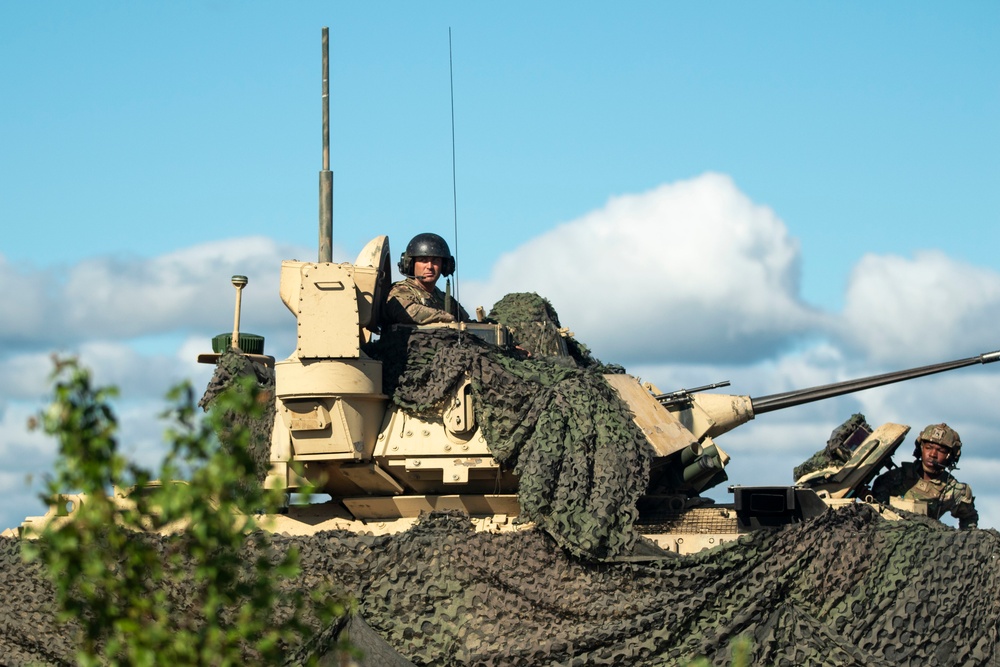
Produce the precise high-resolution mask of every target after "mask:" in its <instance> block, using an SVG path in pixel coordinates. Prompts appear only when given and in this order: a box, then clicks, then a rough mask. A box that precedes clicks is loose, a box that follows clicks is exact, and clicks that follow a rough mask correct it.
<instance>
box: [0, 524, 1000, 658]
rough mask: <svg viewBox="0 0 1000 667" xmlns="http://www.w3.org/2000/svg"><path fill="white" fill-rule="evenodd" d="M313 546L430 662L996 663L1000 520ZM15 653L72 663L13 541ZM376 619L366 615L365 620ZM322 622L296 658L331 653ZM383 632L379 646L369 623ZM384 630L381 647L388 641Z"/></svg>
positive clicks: (423, 534) (316, 565) (435, 528)
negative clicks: (588, 549)
mask: <svg viewBox="0 0 1000 667" xmlns="http://www.w3.org/2000/svg"><path fill="white" fill-rule="evenodd" d="M277 543H278V545H279V546H280V547H282V548H285V547H287V546H289V545H293V544H294V545H297V546H298V547H299V549H300V550H301V562H302V566H303V572H302V574H301V576H300V577H299V578H298V580H296V582H295V585H296V586H297V587H300V588H302V589H304V590H311V589H314V588H315V587H316V585H317V584H318V583H319V582H330V583H331V584H333V585H334V586H335V587H338V588H343V589H346V590H348V591H350V592H351V593H353V594H354V595H355V596H356V597H357V599H358V600H359V605H360V614H361V616H362V618H363V620H364V621H365V622H366V623H367V626H370V627H371V628H373V629H374V630H375V631H376V633H377V634H378V636H379V637H381V639H382V640H384V641H385V642H387V643H388V645H389V647H385V646H384V645H383V646H382V647H381V651H382V652H381V655H382V656H383V658H380V659H377V660H375V661H373V662H367V663H366V664H368V665H374V664H390V663H388V662H383V661H384V660H385V656H388V655H391V649H394V650H395V651H396V652H398V653H399V654H400V656H402V657H398V656H397V657H396V663H394V664H406V663H405V662H403V658H405V659H408V660H409V661H410V662H412V663H413V664H416V665H456V666H458V665H462V666H464V665H570V664H572V665H584V664H586V665H601V664H606V665H685V664H687V662H688V660H689V659H691V658H694V657H697V656H706V657H707V658H708V659H709V661H710V663H711V664H713V665H728V664H729V661H730V647H731V644H732V642H733V641H734V640H735V639H737V638H739V637H747V638H749V639H750V649H749V652H750V664H760V665H764V664H766V665H829V666H831V667H832V666H844V665H857V666H859V667H861V666H865V667H880V666H886V667H889V666H896V665H913V666H917V665H919V666H924V665H942V666H947V665H994V664H997V661H998V660H1000V652H998V646H997V640H998V636H997V635H998V622H1000V604H998V602H1000V600H998V591H1000V561H998V555H1000V534H998V533H997V532H996V531H994V530H988V531H983V530H971V531H956V530H954V529H952V528H949V527H946V526H944V525H941V524H937V523H933V522H930V521H923V522H891V521H886V520H883V519H882V518H880V517H879V516H878V514H877V512H876V511H875V510H874V509H873V508H871V507H870V506H867V505H861V504H858V505H853V506H849V507H847V508H844V509H841V510H837V511H829V512H827V513H826V514H824V515H823V516H821V517H818V518H816V519H813V520H810V521H807V522H804V523H801V524H796V525H793V526H788V527H786V528H783V529H780V530H773V531H760V532H757V533H754V534H752V535H750V536H747V537H744V538H742V539H741V540H740V541H739V542H736V543H732V544H730V545H727V546H723V547H720V548H717V549H715V550H713V551H708V552H702V553H701V554H697V555H694V556H686V557H678V558H670V559H664V560H660V561H653V562H646V563H642V564H638V563H629V564H625V563H593V562H590V561H581V560H576V559H574V558H572V557H571V556H569V555H567V554H566V552H565V551H564V550H562V549H561V548H559V547H558V546H557V545H556V544H555V543H554V542H553V541H552V539H551V538H549V537H548V535H547V534H545V533H544V532H541V531H538V530H530V531H528V530H526V531H522V532H519V533H508V534H503V535H495V534H487V533H474V532H472V529H471V525H470V523H469V521H468V519H467V518H465V517H463V516H460V515H456V514H432V515H428V516H426V517H424V519H423V520H422V521H421V522H420V523H419V524H418V525H417V526H415V527H414V528H413V529H411V530H409V531H407V532H405V533H401V534H399V535H393V536H383V537H373V536H371V535H358V534H352V533H344V532H326V533H321V534H318V535H315V536H311V537H301V538H285V537H278V538H277ZM0 577H2V585H3V590H4V591H5V595H4V604H3V605H2V607H0V656H3V660H2V662H3V663H4V664H8V665H26V664H29V663H38V664H43V665H64V664H72V663H73V662H74V661H73V657H72V644H71V642H70V640H69V639H68V637H70V636H71V634H70V632H69V631H68V629H66V628H61V627H59V626H57V625H56V624H55V623H54V621H53V618H54V613H53V609H52V600H53V595H52V591H51V586H50V585H49V584H48V583H47V582H46V581H44V580H43V579H42V578H41V577H40V576H39V573H38V571H37V569H36V568H35V566H33V565H30V564H25V563H24V562H23V561H22V560H21V557H20V554H19V543H18V541H17V540H13V539H9V538H4V539H0ZM362 625H363V624H362ZM337 629H338V628H337V627H333V628H327V629H326V630H324V631H321V632H318V633H317V634H316V635H315V636H314V637H313V638H312V641H311V642H310V646H308V647H299V648H298V649H297V650H292V651H291V652H290V653H289V664H294V663H295V662H296V661H298V660H301V658H302V657H303V655H305V654H306V653H308V652H310V651H314V652H317V653H322V652H323V651H324V647H325V646H328V645H329V643H330V642H331V641H332V639H333V637H334V636H335V634H336V630H337ZM368 640H369V641H368V645H372V644H373V642H372V641H371V638H370V637H369V638H368ZM378 643H379V642H378V641H377V638H376V641H375V642H374V644H375V645H376V649H377V648H378V646H377V644H378Z"/></svg>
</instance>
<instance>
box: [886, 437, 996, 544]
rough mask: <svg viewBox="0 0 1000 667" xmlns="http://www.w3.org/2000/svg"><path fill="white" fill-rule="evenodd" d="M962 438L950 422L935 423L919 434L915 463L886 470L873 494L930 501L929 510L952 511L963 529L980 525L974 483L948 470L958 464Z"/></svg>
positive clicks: (934, 513)
mask: <svg viewBox="0 0 1000 667" xmlns="http://www.w3.org/2000/svg"><path fill="white" fill-rule="evenodd" d="M961 455H962V441H961V439H960V438H959V437H958V433H956V432H955V430H954V429H952V428H951V427H949V426H948V425H947V424H932V425H930V426H928V427H927V428H925V429H924V430H923V431H921V432H920V435H919V436H918V437H917V442H916V447H915V448H914V450H913V456H914V458H915V459H916V461H914V462H913V463H904V464H902V465H901V466H900V467H899V468H893V469H892V470H890V471H888V472H886V473H883V474H882V475H881V476H879V478H878V479H876V480H875V483H874V484H872V497H874V498H875V500H877V501H878V502H880V503H888V502H889V497H890V496H894V497H898V498H902V499H903V500H910V501H917V502H923V503H927V514H928V515H930V516H931V517H933V518H935V519H940V518H941V517H942V516H943V515H944V513H945V512H950V513H951V515H952V516H953V517H955V518H956V519H958V526H959V528H962V529H963V530H964V529H966V528H976V527H977V525H978V523H979V513H978V512H977V511H976V504H975V498H974V497H973V496H972V487H970V486H969V485H968V484H962V483H961V482H959V481H958V480H957V479H955V478H954V477H952V476H951V474H950V473H949V472H948V471H949V470H953V469H954V468H955V466H956V465H957V464H958V457H959V456H961Z"/></svg>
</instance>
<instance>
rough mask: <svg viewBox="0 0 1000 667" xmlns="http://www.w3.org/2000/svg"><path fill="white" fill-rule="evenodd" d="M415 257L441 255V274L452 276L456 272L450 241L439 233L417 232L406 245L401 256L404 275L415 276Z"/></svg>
mask: <svg viewBox="0 0 1000 667" xmlns="http://www.w3.org/2000/svg"><path fill="white" fill-rule="evenodd" d="M414 257H440V258H441V260H442V262H441V275H442V276H450V275H451V274H453V273H455V258H454V257H452V256H451V250H450V249H449V248H448V242H447V241H445V240H444V239H443V238H441V237H440V236H438V235H437V234H433V233H431V232H424V233H423V234H417V235H416V236H414V237H413V238H412V239H410V242H409V243H408V244H407V245H406V250H405V251H404V252H403V254H402V255H400V256H399V264H398V265H397V266H399V272H400V273H402V274H403V275H404V276H409V277H410V278H412V277H413V258H414Z"/></svg>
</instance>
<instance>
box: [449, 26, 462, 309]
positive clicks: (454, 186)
mask: <svg viewBox="0 0 1000 667" xmlns="http://www.w3.org/2000/svg"><path fill="white" fill-rule="evenodd" d="M448 78H449V84H450V86H451V202H452V211H453V215H454V225H455V231H454V234H455V252H454V256H455V257H459V256H460V255H459V253H458V178H457V175H456V174H457V170H456V168H455V67H454V65H453V64H452V57H451V26H448ZM457 264H458V263H457V262H456V266H457ZM455 301H457V302H458V303H462V300H461V299H460V298H459V294H458V270H457V269H456V270H455ZM455 313H456V315H457V314H458V309H457V308H456V309H455Z"/></svg>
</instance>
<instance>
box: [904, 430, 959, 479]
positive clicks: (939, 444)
mask: <svg viewBox="0 0 1000 667" xmlns="http://www.w3.org/2000/svg"><path fill="white" fill-rule="evenodd" d="M961 455H962V439H961V438H959V437H958V433H956V432H955V429H953V428H951V427H950V426H948V425H947V424H931V425H930V426H928V427H927V428H925V429H924V430H923V431H921V432H920V435H918V436H917V442H916V447H915V448H914V450H913V456H914V458H916V459H917V460H918V461H920V464H921V466H922V467H923V469H924V472H927V473H929V474H931V475H936V474H940V473H941V472H942V471H943V470H945V469H948V470H951V469H953V468H954V467H955V466H956V465H958V459H959V457H960V456H961Z"/></svg>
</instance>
